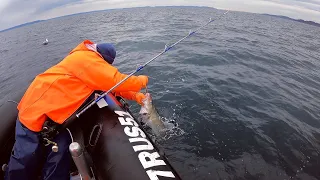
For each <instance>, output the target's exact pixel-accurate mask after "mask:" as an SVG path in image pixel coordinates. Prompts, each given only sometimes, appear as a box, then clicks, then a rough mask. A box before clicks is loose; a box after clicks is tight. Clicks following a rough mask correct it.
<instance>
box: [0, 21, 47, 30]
mask: <svg viewBox="0 0 320 180" xmlns="http://www.w3.org/2000/svg"><path fill="white" fill-rule="evenodd" d="M42 21H45V20H37V21H32V22H27V23H24V24H20V25H17V26H13V27H11V28H8V29H4V30H1V31H0V32H4V31H9V30H11V29H15V28H19V27H23V26H27V25H31V24H35V23H38V22H42Z"/></svg>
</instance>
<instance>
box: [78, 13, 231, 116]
mask: <svg viewBox="0 0 320 180" xmlns="http://www.w3.org/2000/svg"><path fill="white" fill-rule="evenodd" d="M228 12H229V11H226V12H225V13H223V14H222V15H220V16H219V17H218V18H217V19H215V20H218V19H220V18H221V17H222V16H224V15H225V14H227V13H228ZM215 20H214V19H212V18H210V20H209V21H208V22H207V23H206V24H204V25H202V26H200V27H199V28H198V29H196V30H194V31H190V32H189V34H187V35H186V36H184V37H183V38H181V39H180V40H178V41H177V42H175V43H173V44H172V45H170V46H168V45H165V47H164V50H163V51H162V52H160V53H159V54H158V55H156V56H155V57H153V58H152V59H150V60H149V61H148V62H146V63H145V64H143V65H141V66H139V67H138V68H137V69H136V70H134V71H133V72H132V73H131V74H129V75H128V76H127V77H125V78H124V79H122V80H121V81H120V82H118V83H117V84H116V85H114V86H113V87H112V88H111V89H109V90H108V91H107V92H105V93H103V94H102V95H100V96H99V97H98V98H97V99H95V100H94V101H92V102H91V103H89V104H88V105H86V106H85V107H84V108H83V109H82V110H81V111H80V112H78V113H77V114H76V116H77V117H78V118H79V117H80V115H81V114H83V113H84V112H86V111H87V110H88V109H89V108H91V107H92V106H93V105H95V104H96V103H97V102H98V101H100V100H101V99H102V98H103V97H105V96H106V95H107V94H109V93H110V92H111V91H113V90H114V89H115V88H117V87H118V86H120V85H121V84H122V83H123V82H125V81H126V80H127V79H129V78H130V77H131V76H133V75H134V74H136V73H137V72H139V71H141V70H142V69H143V68H144V67H145V66H147V65H148V64H149V63H151V62H152V61H154V60H155V59H157V58H158V57H159V56H161V55H162V54H164V53H166V52H167V51H169V50H170V49H172V48H173V47H174V46H176V45H177V44H179V43H180V42H181V41H183V40H185V39H186V38H188V37H190V36H192V35H193V34H195V33H196V32H198V31H199V30H201V29H202V28H204V27H205V26H207V25H208V24H210V23H212V22H213V21H215Z"/></svg>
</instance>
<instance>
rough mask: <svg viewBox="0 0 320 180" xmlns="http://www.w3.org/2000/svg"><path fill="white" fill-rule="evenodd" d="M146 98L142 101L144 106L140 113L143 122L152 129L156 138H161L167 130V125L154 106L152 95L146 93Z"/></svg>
mask: <svg viewBox="0 0 320 180" xmlns="http://www.w3.org/2000/svg"><path fill="white" fill-rule="evenodd" d="M145 96H146V97H145V99H143V100H142V103H143V105H142V106H141V109H140V112H139V115H140V117H141V118H140V119H141V122H142V123H143V124H144V125H146V126H148V127H150V128H151V130H152V132H153V133H154V134H155V135H156V136H161V135H162V134H163V132H164V130H165V128H166V127H165V124H164V123H163V121H162V120H161V117H160V115H159V113H158V111H157V109H156V108H155V106H154V104H153V101H152V97H151V94H150V93H146V94H145Z"/></svg>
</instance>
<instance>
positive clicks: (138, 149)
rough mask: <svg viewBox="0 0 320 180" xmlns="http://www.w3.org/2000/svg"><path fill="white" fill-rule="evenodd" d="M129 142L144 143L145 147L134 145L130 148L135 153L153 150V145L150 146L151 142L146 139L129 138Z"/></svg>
mask: <svg viewBox="0 0 320 180" xmlns="http://www.w3.org/2000/svg"><path fill="white" fill-rule="evenodd" d="M129 141H130V142H131V143H132V142H146V143H147V145H136V146H132V147H133V150H134V151H135V152H137V151H143V150H153V149H154V148H153V145H152V144H151V142H150V141H149V140H148V139H146V138H130V139H129Z"/></svg>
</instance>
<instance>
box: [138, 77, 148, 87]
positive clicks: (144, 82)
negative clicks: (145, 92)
mask: <svg viewBox="0 0 320 180" xmlns="http://www.w3.org/2000/svg"><path fill="white" fill-rule="evenodd" d="M138 78H139V79H140V81H141V83H142V88H146V87H147V85H148V81H149V78H148V76H145V75H140V76H138Z"/></svg>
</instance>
